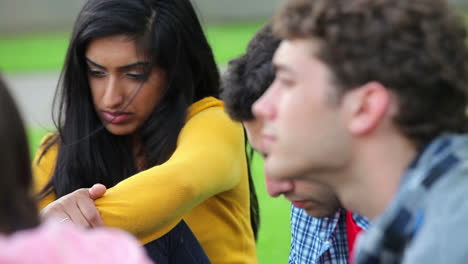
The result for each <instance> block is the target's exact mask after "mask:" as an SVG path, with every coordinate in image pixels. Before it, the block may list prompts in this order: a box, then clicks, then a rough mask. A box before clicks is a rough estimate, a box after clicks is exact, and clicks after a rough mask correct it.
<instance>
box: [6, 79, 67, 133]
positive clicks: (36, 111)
mask: <svg viewBox="0 0 468 264" xmlns="http://www.w3.org/2000/svg"><path fill="white" fill-rule="evenodd" d="M58 77H59V73H58V72H42V73H29V74H5V75H4V78H5V81H6V82H7V84H8V87H9V88H10V91H11V93H12V94H13V97H14V98H15V99H16V102H17V104H18V106H19V108H20V111H21V112H22V115H23V120H24V121H25V122H26V123H27V125H28V126H29V127H48V128H50V127H51V126H52V124H53V123H52V118H51V107H52V100H53V97H54V92H55V87H56V85H57V81H58Z"/></svg>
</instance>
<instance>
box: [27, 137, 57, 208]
mask: <svg viewBox="0 0 468 264" xmlns="http://www.w3.org/2000/svg"><path fill="white" fill-rule="evenodd" d="M52 136H53V134H47V135H45V136H44V137H43V139H42V143H41V147H40V148H39V149H38V150H37V152H36V156H35V158H34V161H33V164H32V170H33V178H34V188H33V191H34V194H38V193H39V192H40V191H41V190H42V188H44V186H45V185H46V184H47V183H48V182H49V181H50V179H51V177H52V173H53V172H54V167H55V162H56V158H57V151H58V148H57V146H56V145H55V146H52V147H51V148H50V149H49V150H48V151H47V152H46V153H45V154H44V155H42V152H43V151H44V149H43V147H44V142H46V141H47V140H49V139H50V138H51V137H52ZM39 159H40V162H39ZM55 199H56V196H55V194H54V193H51V194H49V195H47V196H46V197H44V198H43V199H41V200H40V201H39V204H38V207H39V209H42V208H44V207H46V206H47V205H48V204H49V203H51V202H53V201H54V200H55Z"/></svg>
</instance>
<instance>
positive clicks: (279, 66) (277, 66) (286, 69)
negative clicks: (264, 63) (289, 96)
mask: <svg viewBox="0 0 468 264" xmlns="http://www.w3.org/2000/svg"><path fill="white" fill-rule="evenodd" d="M273 69H274V70H275V72H277V71H279V70H281V71H284V72H288V73H292V74H293V73H294V71H293V70H292V69H291V68H289V67H287V66H285V65H283V64H277V63H274V62H273Z"/></svg>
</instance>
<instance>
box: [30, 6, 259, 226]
mask: <svg viewBox="0 0 468 264" xmlns="http://www.w3.org/2000/svg"><path fill="white" fill-rule="evenodd" d="M115 35H125V36H128V37H129V38H130V39H132V40H134V42H135V44H136V47H137V49H138V52H139V53H140V54H143V55H145V56H146V58H147V59H148V60H149V62H150V65H149V67H148V70H147V73H148V74H149V72H150V69H151V68H152V67H153V66H158V67H160V68H161V69H163V70H165V72H166V75H167V87H166V89H165V94H164V96H163V98H162V100H161V102H160V103H159V105H158V106H157V107H155V109H154V111H153V112H152V114H151V115H150V117H149V118H148V120H146V121H145V123H144V124H143V125H142V127H141V129H140V131H139V136H141V140H142V146H143V154H144V156H145V161H144V162H145V163H144V164H143V169H146V168H150V167H153V166H155V165H159V164H162V163H164V162H165V161H167V160H168V159H169V158H170V156H171V155H172V153H173V152H174V150H175V148H176V142H177V138H178V135H179V133H180V130H181V129H182V127H183V125H184V123H185V118H186V114H187V109H188V107H189V106H190V105H191V104H192V103H194V102H196V101H198V100H200V99H202V98H204V97H207V96H213V97H216V98H218V97H219V72H218V69H217V67H216V64H215V61H214V57H213V53H212V50H211V48H210V46H209V44H208V41H207V39H206V37H205V35H204V33H203V30H202V27H201V25H200V22H199V20H198V18H197V15H196V13H195V11H194V9H193V7H192V5H191V3H190V1H189V0H89V1H87V3H86V4H85V6H84V7H83V9H82V10H81V12H80V14H79V15H78V18H77V21H76V22H75V27H74V30H73V34H72V37H71V41H70V46H69V49H68V51H67V56H66V60H65V65H64V69H63V71H62V74H61V81H60V82H59V86H58V89H57V92H56V94H55V98H54V109H55V112H54V113H55V114H54V116H53V119H54V122H55V124H56V127H57V131H58V132H57V134H56V136H54V137H51V138H49V140H48V141H46V143H45V148H44V152H43V154H44V153H45V152H46V151H47V150H48V149H49V148H50V147H52V146H53V145H55V144H58V145H59V151H58V157H57V162H56V167H55V171H54V173H53V176H52V179H51V181H50V182H49V183H48V184H47V185H46V186H45V188H44V189H43V190H42V192H41V193H40V196H42V197H43V196H45V195H47V194H49V193H51V192H55V194H56V195H57V197H61V196H63V195H66V194H69V193H71V192H73V191H74V190H76V189H79V188H86V187H90V186H92V185H93V184H95V183H102V184H104V185H106V186H107V187H112V186H114V185H115V184H117V183H118V182H120V181H122V180H123V179H125V178H127V177H129V176H131V175H133V174H135V173H136V172H138V169H142V168H138V169H137V168H136V167H135V160H134V157H133V154H132V153H133V151H132V144H131V139H130V136H116V135H113V134H111V133H109V132H108V131H107V130H106V129H103V124H102V122H101V121H100V120H99V118H98V116H97V114H96V113H95V110H94V106H93V103H92V98H91V92H90V87H89V83H88V78H87V65H86V61H85V52H86V49H87V46H88V44H89V43H90V41H92V40H95V39H97V38H102V37H108V36H115ZM39 160H40V159H39ZM254 233H256V230H254Z"/></svg>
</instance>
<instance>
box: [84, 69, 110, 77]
mask: <svg viewBox="0 0 468 264" xmlns="http://www.w3.org/2000/svg"><path fill="white" fill-rule="evenodd" d="M88 72H89V74H90V75H91V76H94V77H104V76H105V75H106V73H105V72H103V71H100V70H93V69H88Z"/></svg>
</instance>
